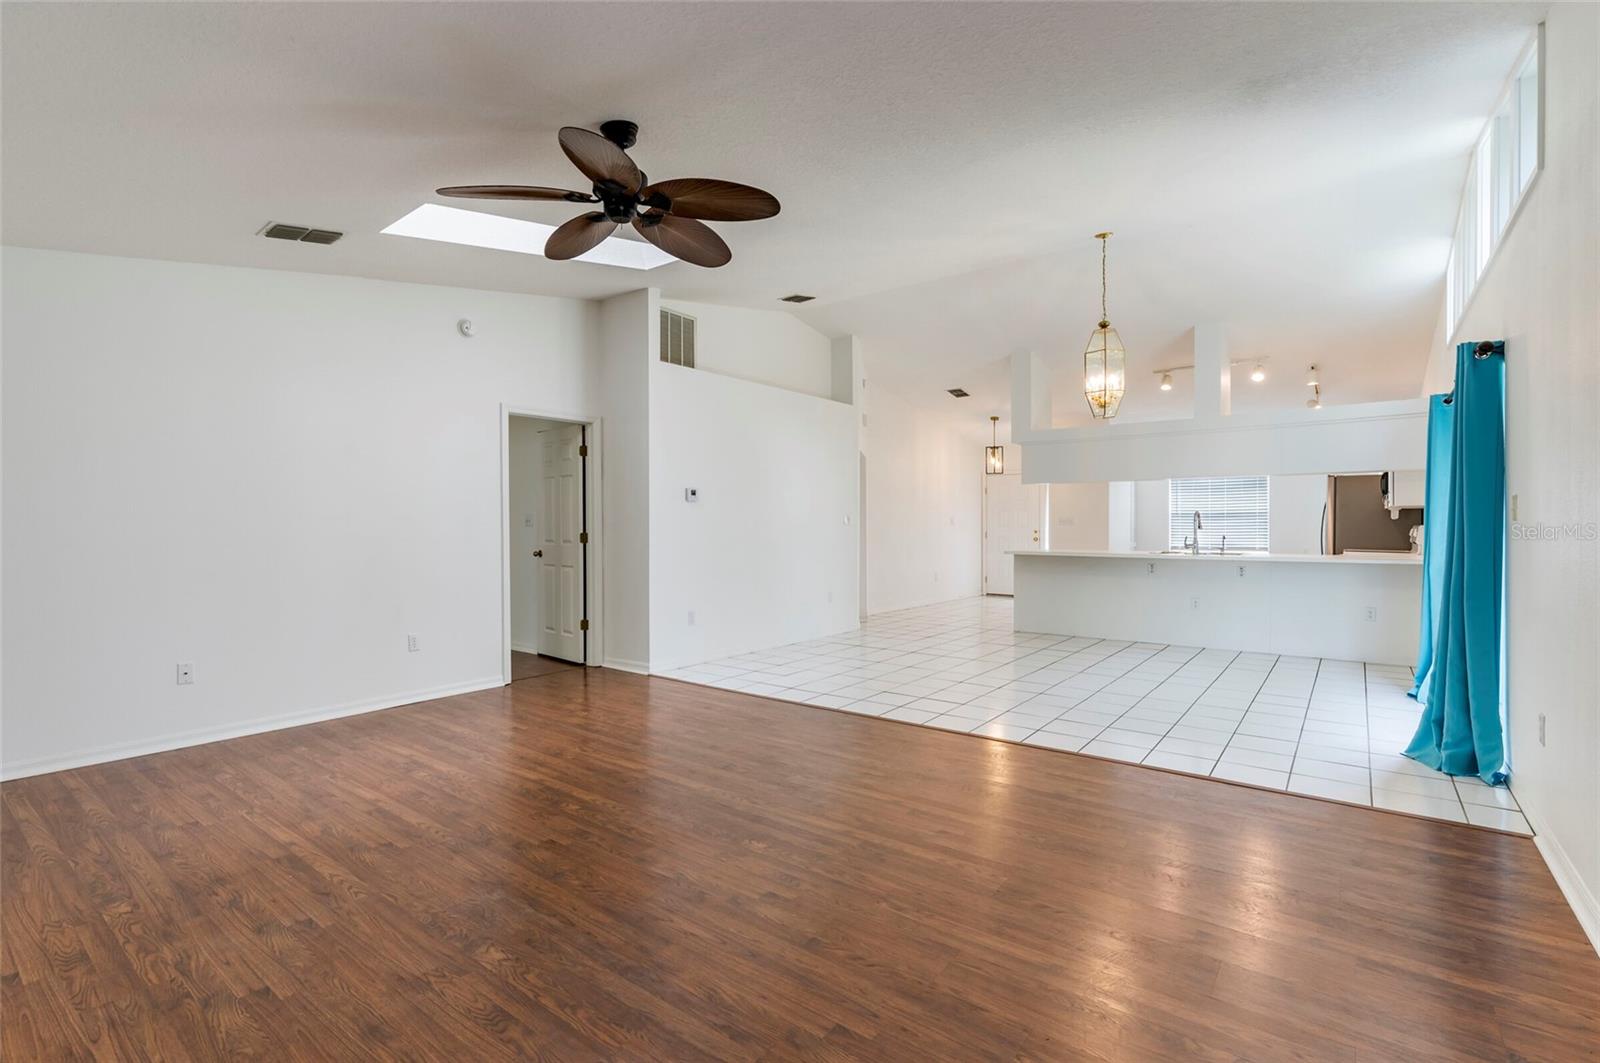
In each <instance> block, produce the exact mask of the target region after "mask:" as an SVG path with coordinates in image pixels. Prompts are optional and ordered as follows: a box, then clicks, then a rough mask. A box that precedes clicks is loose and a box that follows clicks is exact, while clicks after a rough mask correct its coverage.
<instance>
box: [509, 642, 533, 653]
mask: <svg viewBox="0 0 1600 1063" xmlns="http://www.w3.org/2000/svg"><path fill="white" fill-rule="evenodd" d="M511 648H512V649H513V650H515V651H516V652H518V653H532V654H537V653H538V652H539V647H537V646H518V645H517V644H516V643H515V642H513V643H512V644H511Z"/></svg>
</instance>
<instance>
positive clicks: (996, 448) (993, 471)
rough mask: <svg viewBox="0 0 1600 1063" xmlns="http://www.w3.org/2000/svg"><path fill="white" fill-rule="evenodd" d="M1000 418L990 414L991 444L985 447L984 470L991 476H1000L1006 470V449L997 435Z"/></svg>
mask: <svg viewBox="0 0 1600 1063" xmlns="http://www.w3.org/2000/svg"><path fill="white" fill-rule="evenodd" d="M999 428H1000V418H998V417H996V416H995V415H994V414H990V415H989V442H990V443H991V444H992V445H991V446H987V447H984V448H983V471H984V472H986V473H988V474H989V475H990V476H999V475H1000V474H1001V473H1003V472H1005V471H1006V451H1005V448H1004V447H1002V446H1001V445H1000V441H999V440H998V439H997V438H996V437H995V433H996V432H998V431H999Z"/></svg>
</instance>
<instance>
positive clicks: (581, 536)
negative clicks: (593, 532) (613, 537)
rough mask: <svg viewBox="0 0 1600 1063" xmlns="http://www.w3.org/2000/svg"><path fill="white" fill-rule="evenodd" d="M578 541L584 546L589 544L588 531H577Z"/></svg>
mask: <svg viewBox="0 0 1600 1063" xmlns="http://www.w3.org/2000/svg"><path fill="white" fill-rule="evenodd" d="M578 542H579V543H581V544H583V545H584V546H587V545H589V533H588V532H579V533H578Z"/></svg>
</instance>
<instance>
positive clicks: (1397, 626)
mask: <svg viewBox="0 0 1600 1063" xmlns="http://www.w3.org/2000/svg"><path fill="white" fill-rule="evenodd" d="M1016 564H1017V594H1016V625H1017V630H1019V631H1046V632H1052V633H1055V634H1061V635H1071V634H1084V633H1090V634H1093V635H1096V636H1098V637H1100V638H1109V639H1127V640H1130V641H1142V642H1166V643H1172V644H1174V645H1179V646H1185V645H1187V646H1214V647H1217V648H1219V649H1233V650H1246V651H1250V652H1255V653H1283V654H1291V655H1296V656H1310V657H1332V658H1335V659H1338V660H1346V661H1374V662H1377V663H1380V664H1396V665H1407V664H1410V663H1412V662H1413V661H1415V660H1416V657H1417V627H1418V624H1419V621H1420V602H1421V583H1422V566H1421V565H1420V564H1418V563H1417V562H1409V563H1407V562H1400V563H1380V564H1367V563H1357V562H1348V561H1333V560H1311V561H1295V560H1269V559H1263V558H1248V557H1244V558H1240V557H1229V558H1222V557H1218V556H1217V555H1215V554H1212V555H1202V556H1200V557H1166V558H1141V557H1120V556H1117V555H1107V554H1102V555H1100V556H1098V557H1074V556H1070V555H1060V554H1052V555H1045V556H1039V555H1028V554H1019V555H1018V556H1017V560H1016ZM1369 608H1371V609H1375V610H1376V613H1375V616H1376V619H1375V620H1371V621H1369V620H1367V619H1366V610H1367V609H1369Z"/></svg>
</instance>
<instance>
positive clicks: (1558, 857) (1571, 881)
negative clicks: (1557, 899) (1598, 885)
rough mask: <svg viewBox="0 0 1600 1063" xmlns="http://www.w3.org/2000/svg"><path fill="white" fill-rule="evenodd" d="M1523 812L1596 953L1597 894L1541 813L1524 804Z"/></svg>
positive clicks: (1599, 926) (1599, 946) (1599, 927)
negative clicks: (1547, 829)
mask: <svg viewBox="0 0 1600 1063" xmlns="http://www.w3.org/2000/svg"><path fill="white" fill-rule="evenodd" d="M1522 814H1523V815H1524V816H1525V817H1527V820H1528V826H1530V827H1532V828H1533V844H1534V846H1535V848H1537V849H1538V850H1539V855H1540V856H1542V857H1544V863H1545V866H1546V867H1548V868H1549V869H1550V877H1551V878H1553V879H1555V880H1556V888H1557V889H1559V890H1560V891H1561V895H1562V896H1563V897H1565V898H1566V899H1567V904H1568V905H1569V906H1570V907H1571V908H1572V914H1573V915H1575V916H1577V918H1578V925H1579V926H1580V927H1582V928H1583V932H1584V933H1585V934H1586V935H1588V937H1589V944H1590V946H1591V947H1593V949H1594V950H1595V952H1596V953H1600V902H1597V901H1596V899H1595V895H1594V894H1593V893H1592V892H1590V890H1589V887H1588V885H1586V884H1585V883H1584V881H1583V876H1582V875H1581V874H1579V873H1578V868H1577V865H1576V864H1574V863H1573V862H1572V858H1571V857H1569V856H1568V855H1567V851H1566V850H1565V849H1563V848H1562V847H1561V843H1560V842H1559V841H1558V840H1556V836H1555V835H1554V834H1547V833H1546V832H1545V829H1544V824H1542V823H1541V822H1540V821H1539V815H1538V813H1537V812H1535V811H1534V810H1533V809H1532V808H1529V807H1528V806H1527V805H1526V804H1523V805H1522Z"/></svg>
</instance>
